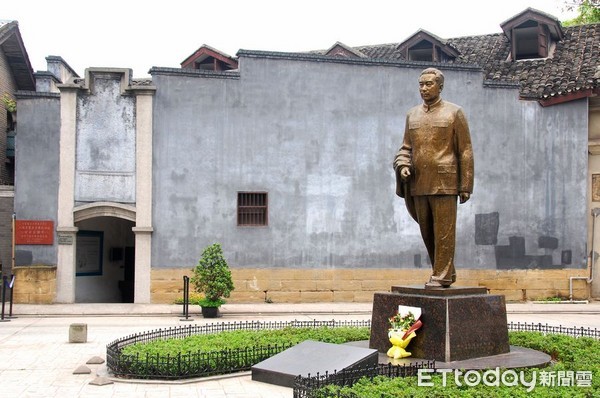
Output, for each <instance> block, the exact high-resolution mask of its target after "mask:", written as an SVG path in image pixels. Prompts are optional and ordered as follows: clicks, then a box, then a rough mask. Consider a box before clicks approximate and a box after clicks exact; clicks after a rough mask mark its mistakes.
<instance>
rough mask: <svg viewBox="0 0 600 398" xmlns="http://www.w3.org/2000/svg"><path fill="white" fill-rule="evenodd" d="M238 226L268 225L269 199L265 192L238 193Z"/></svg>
mask: <svg viewBox="0 0 600 398" xmlns="http://www.w3.org/2000/svg"><path fill="white" fill-rule="evenodd" d="M237 201H238V202H237V224H238V226H251V227H256V226H264V225H268V221H269V217H268V214H269V212H268V210H269V198H268V195H267V193H266V192H238V199H237Z"/></svg>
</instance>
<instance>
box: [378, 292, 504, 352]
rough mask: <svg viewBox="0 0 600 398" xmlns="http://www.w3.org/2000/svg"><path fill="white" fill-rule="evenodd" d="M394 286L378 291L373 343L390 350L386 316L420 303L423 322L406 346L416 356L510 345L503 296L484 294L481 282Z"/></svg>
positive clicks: (497, 348) (501, 347)
mask: <svg viewBox="0 0 600 398" xmlns="http://www.w3.org/2000/svg"><path fill="white" fill-rule="evenodd" d="M392 290H393V293H375V295H374V298H373V314H372V319H371V339H370V341H369V347H370V348H373V349H376V350H378V351H379V352H384V353H385V352H387V350H388V349H389V348H390V347H391V344H390V342H389V339H388V336H387V332H388V329H389V323H388V318H389V317H391V316H393V315H394V314H396V312H397V311H398V306H399V305H407V306H412V307H420V308H421V309H422V315H421V321H422V322H423V326H422V327H421V329H419V330H418V331H417V336H416V337H415V338H414V339H413V340H412V341H411V343H410V344H409V346H408V348H407V350H408V351H410V352H411V353H412V355H413V356H414V357H416V358H428V359H434V360H436V361H438V362H454V361H463V360H467V359H472V358H480V357H489V356H493V355H499V354H505V353H508V352H509V351H510V349H509V344H508V328H507V326H506V323H507V322H506V305H505V302H504V296H500V295H489V294H485V293H486V292H487V290H486V289H485V288H479V287H467V288H461V287H451V288H440V289H425V288H424V287H420V286H419V287H401V286H394V287H392Z"/></svg>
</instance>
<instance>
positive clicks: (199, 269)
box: [191, 243, 234, 307]
mask: <svg viewBox="0 0 600 398" xmlns="http://www.w3.org/2000/svg"><path fill="white" fill-rule="evenodd" d="M192 271H194V275H193V276H192V278H191V282H192V284H193V285H194V287H195V288H196V291H197V292H198V293H203V294H204V297H205V299H206V300H208V302H207V303H212V304H213V305H209V306H211V307H215V306H217V307H218V306H219V305H220V304H222V303H223V301H222V298H223V297H229V295H230V293H231V291H232V290H233V289H234V286H233V280H232V279H231V271H230V270H229V265H228V264H227V261H226V260H225V257H223V250H222V249H221V245H220V244H218V243H214V244H212V245H211V246H208V247H206V248H205V249H204V251H203V252H202V257H201V258H200V261H198V265H197V266H196V267H195V268H194V269H193V270H192ZM218 302H221V303H220V304H219V305H215V304H216V303H218Z"/></svg>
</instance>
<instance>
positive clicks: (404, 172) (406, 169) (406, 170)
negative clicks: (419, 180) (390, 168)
mask: <svg viewBox="0 0 600 398" xmlns="http://www.w3.org/2000/svg"><path fill="white" fill-rule="evenodd" d="M400 177H402V179H404V180H405V179H407V178H408V177H410V168H409V167H406V166H404V167H402V168H401V169H400Z"/></svg>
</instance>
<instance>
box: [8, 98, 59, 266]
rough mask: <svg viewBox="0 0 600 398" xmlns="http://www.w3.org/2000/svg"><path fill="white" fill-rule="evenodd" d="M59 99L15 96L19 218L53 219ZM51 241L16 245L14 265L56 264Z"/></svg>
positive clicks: (55, 212) (54, 218) (55, 243)
mask: <svg viewBox="0 0 600 398" xmlns="http://www.w3.org/2000/svg"><path fill="white" fill-rule="evenodd" d="M59 136H60V99H59V97H58V96H54V97H53V96H51V95H40V96H38V97H36V96H26V97H20V98H19V125H18V130H17V136H16V153H15V160H16V168H15V169H16V170H15V172H16V183H15V213H16V216H17V219H21V220H53V221H54V223H55V224H54V226H55V227H56V215H57V208H58V164H59V160H58V154H59ZM56 239H57V238H56V235H55V236H54V245H19V246H17V247H16V256H15V263H16V265H30V264H51V265H56V253H57V251H56V245H57V242H56Z"/></svg>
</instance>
